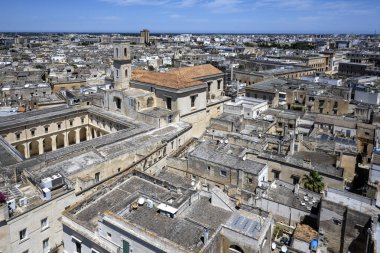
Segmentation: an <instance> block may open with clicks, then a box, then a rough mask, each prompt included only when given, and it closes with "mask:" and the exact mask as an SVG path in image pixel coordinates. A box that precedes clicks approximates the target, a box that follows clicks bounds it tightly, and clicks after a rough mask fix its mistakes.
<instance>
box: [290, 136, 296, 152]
mask: <svg viewBox="0 0 380 253" xmlns="http://www.w3.org/2000/svg"><path fill="white" fill-rule="evenodd" d="M295 142H296V141H295V136H293V138H292V141H291V142H290V155H294V146H295Z"/></svg>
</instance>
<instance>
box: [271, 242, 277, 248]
mask: <svg viewBox="0 0 380 253" xmlns="http://www.w3.org/2000/svg"><path fill="white" fill-rule="evenodd" d="M276 248H277V245H276V243H275V242H272V250H275V249H276Z"/></svg>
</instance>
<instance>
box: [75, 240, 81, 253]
mask: <svg viewBox="0 0 380 253" xmlns="http://www.w3.org/2000/svg"><path fill="white" fill-rule="evenodd" d="M75 252H76V253H82V243H80V242H78V241H75Z"/></svg>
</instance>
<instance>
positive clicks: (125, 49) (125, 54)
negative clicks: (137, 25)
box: [124, 48, 127, 57]
mask: <svg viewBox="0 0 380 253" xmlns="http://www.w3.org/2000/svg"><path fill="white" fill-rule="evenodd" d="M124 56H125V57H126V56H127V48H124Z"/></svg>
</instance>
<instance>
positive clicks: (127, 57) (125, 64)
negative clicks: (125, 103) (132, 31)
mask: <svg viewBox="0 0 380 253" xmlns="http://www.w3.org/2000/svg"><path fill="white" fill-rule="evenodd" d="M113 58H114V60H113V70H114V71H113V72H114V73H113V77H114V81H115V89H118V90H121V89H126V88H128V87H129V81H130V80H131V76H132V67H131V49H130V47H129V43H120V44H114V46H113Z"/></svg>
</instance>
